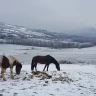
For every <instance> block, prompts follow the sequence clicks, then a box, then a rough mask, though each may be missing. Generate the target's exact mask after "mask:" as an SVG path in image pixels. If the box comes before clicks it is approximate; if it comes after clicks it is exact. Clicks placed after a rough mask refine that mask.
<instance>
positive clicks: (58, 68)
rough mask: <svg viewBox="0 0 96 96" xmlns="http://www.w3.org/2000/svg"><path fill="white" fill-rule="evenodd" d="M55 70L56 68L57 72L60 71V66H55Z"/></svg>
mask: <svg viewBox="0 0 96 96" xmlns="http://www.w3.org/2000/svg"><path fill="white" fill-rule="evenodd" d="M56 68H57V70H58V71H60V65H59V63H58V64H57V65H56Z"/></svg>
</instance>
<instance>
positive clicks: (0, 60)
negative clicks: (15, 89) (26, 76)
mask: <svg viewBox="0 0 96 96" xmlns="http://www.w3.org/2000/svg"><path fill="white" fill-rule="evenodd" d="M14 66H16V74H18V75H19V74H20V71H21V68H22V65H21V63H20V61H19V60H18V59H17V58H16V57H13V56H7V57H6V56H2V55H0V67H1V77H2V78H3V80H4V81H6V78H5V76H4V73H5V71H6V69H7V68H10V75H11V78H12V79H14V76H13V67H14Z"/></svg>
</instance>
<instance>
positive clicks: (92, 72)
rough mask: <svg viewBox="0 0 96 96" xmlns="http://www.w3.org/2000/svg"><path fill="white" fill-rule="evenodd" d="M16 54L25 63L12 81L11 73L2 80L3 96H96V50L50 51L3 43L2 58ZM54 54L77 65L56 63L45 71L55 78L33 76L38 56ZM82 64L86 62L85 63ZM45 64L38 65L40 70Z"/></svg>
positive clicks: (1, 89) (7, 71) (0, 93)
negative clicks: (33, 65)
mask: <svg viewBox="0 0 96 96" xmlns="http://www.w3.org/2000/svg"><path fill="white" fill-rule="evenodd" d="M3 54H4V55H6V56H7V55H14V56H16V57H17V58H18V59H19V60H20V61H21V62H22V64H23V68H22V71H21V74H20V75H18V76H17V75H15V68H14V69H13V71H14V75H15V76H14V80H12V79H11V78H10V70H9V69H7V70H6V73H5V76H6V79H7V81H3V80H2V78H0V82H1V83H0V96H96V47H92V48H84V49H76V48H74V49H50V48H41V47H32V46H21V45H10V44H8V45H6V44H0V55H3ZM48 54H49V55H52V56H53V57H54V58H55V59H56V60H58V61H60V60H67V61H68V60H69V61H71V62H73V63H74V64H60V67H61V71H57V70H56V68H55V65H54V64H51V65H50V66H49V71H48V72H46V73H48V74H49V75H51V76H52V78H47V77H46V76H45V75H43V74H39V75H33V74H32V73H31V68H30V67H31V60H32V58H33V56H36V55H48ZM82 62H83V63H82ZM43 68H44V65H40V64H38V66H37V69H38V71H41V72H42V70H43Z"/></svg>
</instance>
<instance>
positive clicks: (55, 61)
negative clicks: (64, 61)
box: [46, 55, 58, 64]
mask: <svg viewBox="0 0 96 96" xmlns="http://www.w3.org/2000/svg"><path fill="white" fill-rule="evenodd" d="M46 56H48V57H51V58H52V61H53V60H54V63H56V64H58V62H57V60H56V59H55V58H54V57H52V56H51V55H46Z"/></svg>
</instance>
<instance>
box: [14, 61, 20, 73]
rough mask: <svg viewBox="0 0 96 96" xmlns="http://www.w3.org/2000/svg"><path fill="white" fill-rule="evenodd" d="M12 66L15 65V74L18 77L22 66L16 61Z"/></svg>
mask: <svg viewBox="0 0 96 96" xmlns="http://www.w3.org/2000/svg"><path fill="white" fill-rule="evenodd" d="M14 65H16V74H17V75H19V74H20V72H21V68H22V64H21V63H19V62H17V61H14Z"/></svg>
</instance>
